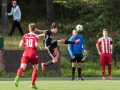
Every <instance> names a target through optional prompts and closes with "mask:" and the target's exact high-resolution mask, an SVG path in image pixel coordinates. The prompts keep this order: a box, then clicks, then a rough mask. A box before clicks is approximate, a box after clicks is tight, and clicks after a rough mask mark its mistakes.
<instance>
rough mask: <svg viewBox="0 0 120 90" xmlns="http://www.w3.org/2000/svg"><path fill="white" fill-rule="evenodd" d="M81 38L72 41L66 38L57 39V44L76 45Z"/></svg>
mask: <svg viewBox="0 0 120 90" xmlns="http://www.w3.org/2000/svg"><path fill="white" fill-rule="evenodd" d="M79 42H80V40H79V39H78V40H76V41H75V42H71V41H68V40H65V39H61V40H57V45H59V44H73V45H76V44H77V43H79Z"/></svg>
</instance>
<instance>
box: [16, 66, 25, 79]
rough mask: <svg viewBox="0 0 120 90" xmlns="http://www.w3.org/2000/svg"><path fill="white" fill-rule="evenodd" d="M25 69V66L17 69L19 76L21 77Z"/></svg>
mask: <svg viewBox="0 0 120 90" xmlns="http://www.w3.org/2000/svg"><path fill="white" fill-rule="evenodd" d="M23 71H24V70H23V68H19V69H18V70H17V76H18V77H20V76H21V74H22V72H23Z"/></svg>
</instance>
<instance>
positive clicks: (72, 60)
mask: <svg viewBox="0 0 120 90" xmlns="http://www.w3.org/2000/svg"><path fill="white" fill-rule="evenodd" d="M71 63H72V70H71V71H72V78H71V80H72V81H73V80H74V79H75V69H76V68H75V66H76V62H75V60H74V59H71Z"/></svg>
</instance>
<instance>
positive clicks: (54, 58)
mask: <svg viewBox="0 0 120 90" xmlns="http://www.w3.org/2000/svg"><path fill="white" fill-rule="evenodd" d="M56 47H57V41H54V42H53V43H52V44H51V45H50V47H49V48H48V49H47V52H48V53H49V55H50V56H51V58H52V60H49V61H47V62H45V63H41V69H42V71H44V69H45V67H46V66H49V65H52V64H54V63H56V62H57V61H58V58H59V55H57V54H59V52H56V51H54V48H56Z"/></svg>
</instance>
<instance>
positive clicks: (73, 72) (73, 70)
mask: <svg viewBox="0 0 120 90" xmlns="http://www.w3.org/2000/svg"><path fill="white" fill-rule="evenodd" d="M74 76H75V67H72V77H74Z"/></svg>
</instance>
